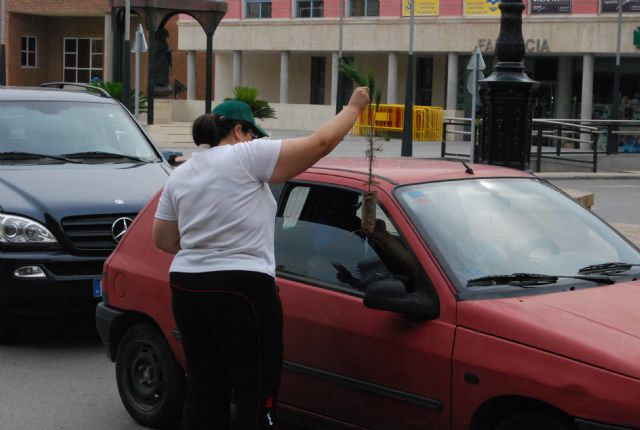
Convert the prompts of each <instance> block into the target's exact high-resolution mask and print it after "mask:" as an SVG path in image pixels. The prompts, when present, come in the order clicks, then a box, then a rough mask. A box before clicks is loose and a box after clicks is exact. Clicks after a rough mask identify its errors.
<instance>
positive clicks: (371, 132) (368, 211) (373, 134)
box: [338, 61, 382, 233]
mask: <svg viewBox="0 0 640 430" xmlns="http://www.w3.org/2000/svg"><path fill="white" fill-rule="evenodd" d="M338 71H340V73H342V74H343V75H344V76H346V77H347V78H349V79H351V80H352V81H353V82H354V83H355V84H357V85H358V86H361V87H368V88H369V94H371V101H370V103H369V106H367V110H366V112H365V119H366V121H367V122H368V125H367V126H366V127H365V138H366V139H367V142H368V143H369V147H368V148H367V152H366V157H367V160H368V161H369V176H368V179H367V192H365V193H363V195H362V213H361V220H362V229H363V230H364V231H365V232H367V233H372V232H373V230H374V228H375V225H376V203H377V196H376V192H375V191H373V189H372V188H373V186H374V185H375V184H376V181H374V179H373V163H374V160H375V151H380V150H381V148H380V147H376V146H375V142H376V141H378V140H379V137H380V133H379V130H376V128H375V117H376V112H377V111H378V107H379V106H380V100H381V99H382V92H381V91H380V88H379V87H378V86H377V85H376V82H375V79H374V76H373V72H371V71H369V72H367V73H363V72H361V71H360V70H359V69H358V68H357V67H356V66H355V65H353V64H349V63H346V62H344V61H341V62H340V63H338Z"/></svg>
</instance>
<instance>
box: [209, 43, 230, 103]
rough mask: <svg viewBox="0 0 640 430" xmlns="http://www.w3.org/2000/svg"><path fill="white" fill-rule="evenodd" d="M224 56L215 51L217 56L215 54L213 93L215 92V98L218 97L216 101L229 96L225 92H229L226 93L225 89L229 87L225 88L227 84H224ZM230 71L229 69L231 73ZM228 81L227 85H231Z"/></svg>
mask: <svg viewBox="0 0 640 430" xmlns="http://www.w3.org/2000/svg"><path fill="white" fill-rule="evenodd" d="M222 58H223V55H222V54H220V53H217V52H216V53H215V56H214V64H215V67H214V68H213V70H214V78H213V94H214V99H216V101H218V102H220V101H222V99H223V98H224V97H227V96H225V94H228V93H225V90H226V89H228V88H225V86H224V83H225V81H224V79H223V75H224V74H223V70H222V68H223V60H222ZM228 64H229V63H227V67H229V66H228ZM228 71H229V69H227V73H229V72H228ZM227 76H228V75H227ZM226 83H227V85H229V81H228V80H227V81H226Z"/></svg>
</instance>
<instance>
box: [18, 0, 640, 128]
mask: <svg viewBox="0 0 640 430" xmlns="http://www.w3.org/2000/svg"><path fill="white" fill-rule="evenodd" d="M622 3H623V8H622V14H621V15H620V18H621V19H620V32H619V34H620V49H619V52H620V66H619V71H620V94H621V97H620V111H619V118H621V119H640V48H639V47H638V46H636V45H634V32H640V0H626V1H623V2H622ZM409 4H410V3H409V0H230V1H228V12H227V14H226V16H225V18H224V19H223V21H222V23H221V24H220V26H219V27H218V29H217V30H216V32H215V35H214V38H213V47H214V53H215V61H214V68H215V74H214V98H215V99H216V100H217V101H219V100H222V99H223V98H225V97H230V96H232V94H233V88H234V87H235V86H238V85H245V86H252V87H255V88H257V89H258V94H259V97H260V98H262V99H265V100H267V101H269V102H270V103H272V104H273V106H274V107H275V108H276V112H278V113H279V115H278V116H279V119H278V120H277V121H273V120H270V121H272V122H271V123H268V124H267V126H270V127H272V128H302V129H312V128H314V127H315V126H317V125H318V124H319V123H321V122H322V121H324V120H325V119H326V118H328V117H329V116H330V115H331V114H332V113H333V112H335V106H336V104H338V103H344V102H345V101H346V100H344V99H343V100H337V97H338V95H337V87H338V79H339V75H338V73H337V63H338V60H339V58H342V59H343V60H345V61H350V62H352V63H354V64H355V65H357V66H358V67H360V68H361V69H363V70H371V71H372V72H373V73H374V75H375V77H376V79H377V82H379V83H380V84H381V87H382V92H383V102H384V103H390V104H402V103H404V101H405V99H406V97H405V85H406V81H407V72H408V71H407V58H408V55H407V52H408V50H409V38H410V22H411V20H410V17H409V15H410V13H409V11H410V9H409ZM498 4H499V2H498V1H497V0H415V5H414V16H415V19H414V25H413V34H414V37H413V46H412V48H413V52H414V70H413V71H411V74H412V77H413V81H414V85H413V87H414V91H413V94H412V99H413V102H414V103H415V104H418V105H428V106H441V107H443V108H444V109H446V111H447V115H458V116H468V115H469V112H470V105H471V94H470V93H469V91H468V90H467V76H468V73H469V71H468V70H467V63H468V60H469V58H470V54H471V52H472V51H473V50H474V48H475V47H476V46H478V47H479V48H480V49H481V51H482V53H483V56H484V60H485V63H486V65H487V68H486V69H485V70H484V74H485V76H488V75H489V74H490V73H491V69H492V67H493V63H494V56H493V54H494V49H495V43H496V39H497V37H498V33H499V26H500V11H499V8H498ZM617 4H618V3H617V0H526V1H525V6H526V8H525V11H524V14H523V36H524V39H525V45H526V50H527V56H526V59H525V66H526V70H527V73H528V74H529V76H530V77H531V78H532V79H535V80H537V81H539V82H540V87H539V90H538V95H537V100H536V105H535V115H534V116H535V117H554V118H582V119H591V118H608V117H610V116H611V106H612V100H613V80H614V70H615V64H616V52H617V51H618V48H617V36H618V13H617ZM7 9H8V19H7V34H8V37H7V42H6V43H7V47H6V52H7V55H6V58H7V83H8V84H9V85H39V84H40V83H42V82H46V81H62V80H66V81H77V82H88V81H89V80H91V79H93V78H99V79H103V80H107V81H108V80H111V79H112V77H113V59H112V55H113V54H112V52H113V47H112V44H113V33H112V29H111V17H110V9H109V4H108V0H57V1H55V0H7ZM136 26H137V20H136V17H135V16H133V17H132V34H134V31H135V27H136ZM166 29H167V30H168V34H169V37H168V43H169V47H170V50H171V54H172V67H171V72H170V73H171V76H170V82H171V83H172V84H174V86H175V87H177V88H178V89H181V90H183V91H175V92H174V94H173V95H172V96H171V97H170V98H171V99H174V100H176V99H177V102H176V105H175V107H174V108H173V118H174V119H175V120H184V121H190V120H192V119H193V118H194V117H195V115H197V114H199V113H201V111H202V109H203V104H202V103H201V101H202V100H203V99H204V89H205V82H204V76H205V73H204V63H205V56H204V55H205V54H204V51H205V48H206V39H205V35H204V32H203V31H202V28H201V27H200V25H199V24H198V23H197V22H196V21H195V20H193V19H192V18H191V17H189V16H187V15H179V16H175V17H173V18H172V19H171V20H170V21H169V22H168V23H167V25H166ZM638 39H639V40H640V36H638ZM638 44H639V45H640V43H638ZM142 57H143V58H142V62H141V63H142V70H141V74H142V85H141V88H143V89H144V88H146V62H147V60H146V54H143V56H142ZM131 64H133V57H132V63H131ZM133 72H134V71H133V70H132V73H133ZM132 79H133V76H132ZM132 82H133V80H132ZM350 85H351V84H350V83H348V82H345V87H346V91H345V97H348V96H349V94H350V90H349V88H350ZM187 99H188V100H187ZM301 106H304V109H301Z"/></svg>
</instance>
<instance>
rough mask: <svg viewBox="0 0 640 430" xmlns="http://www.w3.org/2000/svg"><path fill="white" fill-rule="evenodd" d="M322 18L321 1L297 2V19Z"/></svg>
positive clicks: (322, 8)
mask: <svg viewBox="0 0 640 430" xmlns="http://www.w3.org/2000/svg"><path fill="white" fill-rule="evenodd" d="M323 16H324V1H323V0H305V1H302V0H298V18H321V17H323Z"/></svg>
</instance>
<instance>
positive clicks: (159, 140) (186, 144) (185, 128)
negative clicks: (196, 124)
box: [144, 122, 194, 148]
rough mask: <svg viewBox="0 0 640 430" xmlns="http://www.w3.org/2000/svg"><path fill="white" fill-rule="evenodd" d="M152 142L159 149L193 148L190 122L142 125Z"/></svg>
mask: <svg viewBox="0 0 640 430" xmlns="http://www.w3.org/2000/svg"><path fill="white" fill-rule="evenodd" d="M144 128H145V130H146V131H147V133H148V134H149V136H151V139H152V140H153V142H154V143H155V144H156V145H157V146H159V147H161V148H190V147H193V145H194V144H193V139H192V137H191V123H190V122H184V123H179V122H172V123H170V124H152V125H148V124H146V125H144Z"/></svg>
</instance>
